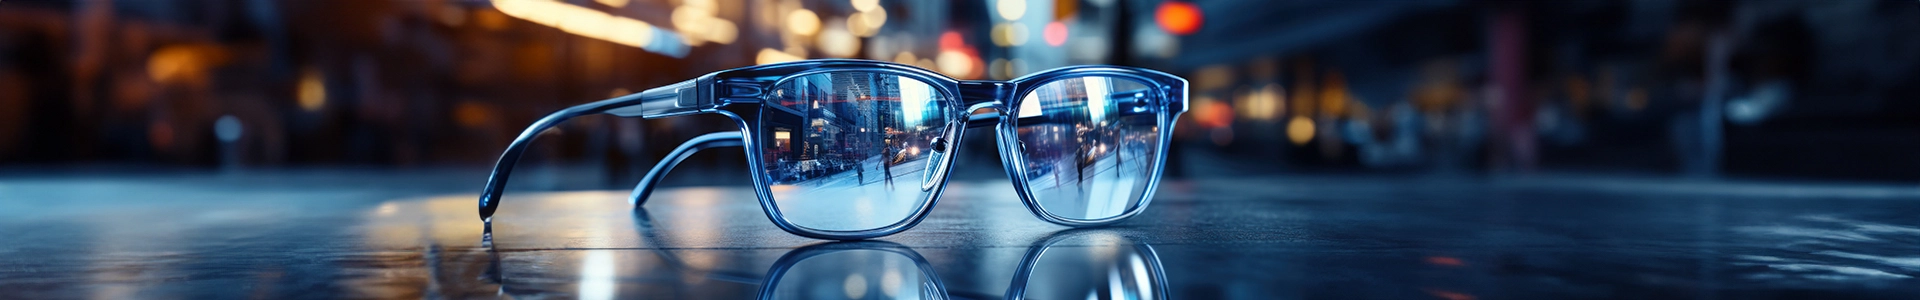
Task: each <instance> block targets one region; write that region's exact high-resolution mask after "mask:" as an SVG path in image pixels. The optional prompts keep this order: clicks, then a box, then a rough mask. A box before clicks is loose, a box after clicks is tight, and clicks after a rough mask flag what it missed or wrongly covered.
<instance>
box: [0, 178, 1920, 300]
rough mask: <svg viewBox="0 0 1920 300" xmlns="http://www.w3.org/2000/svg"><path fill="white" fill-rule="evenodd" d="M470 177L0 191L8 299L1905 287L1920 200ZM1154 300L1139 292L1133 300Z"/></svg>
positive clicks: (1614, 292) (1598, 182) (1597, 182)
mask: <svg viewBox="0 0 1920 300" xmlns="http://www.w3.org/2000/svg"><path fill="white" fill-rule="evenodd" d="M476 176H479V175H473V174H467V173H465V172H448V173H432V172H424V173H421V174H391V173H386V172H305V173H292V174H288V173H265V174H243V175H179V176H176V175H118V176H95V175H85V174H82V175H60V176H33V177H21V176H12V177H0V294H4V295H5V296H0V298H101V299H126V298H421V297H431V298H494V297H502V296H510V297H513V298H575V297H578V298H596V299H602V298H680V299H686V298H699V299H714V298H723V299H724V298H756V297H770V298H798V299H873V298H883V299H886V298H902V299H912V298H933V299H938V298H1002V297H1006V296H1009V295H1020V296H1024V297H1027V298H1036V299H1089V298H1093V299H1106V298H1152V296H1157V295H1166V296H1169V297H1170V298H1174V299H1213V298H1241V299H1272V298H1341V299H1350V298H1389V299H1424V298H1439V299H1514V298H1521V299H1537V298H1692V299H1721V298H1728V299H1748V298H1776V297H1777V298H1896V299H1898V298H1911V297H1912V296H1913V295H1920V279H1915V278H1914V277H1915V276H1920V217H1916V216H1920V186H1915V185H1868V184H1821V183H1799V182H1746V181H1696V180H1677V179H1666V178H1650V179H1648V178H1615V177H1578V176H1549V177H1544V178H1541V177H1536V178H1516V179H1479V178H1474V179H1459V178H1450V179H1429V178H1419V177H1411V178H1403V177H1395V178H1382V177H1350V176H1342V177H1325V176H1321V177H1309V176H1300V177H1272V178H1233V179H1201V180H1182V181H1174V182H1169V183H1168V185H1167V186H1165V187H1163V189H1162V191H1161V192H1160V195H1158V197H1156V199H1155V200H1154V202H1153V203H1152V206H1151V207H1149V208H1148V210H1147V211H1146V212H1145V213H1143V214H1141V215H1139V216H1136V217H1135V218H1134V219H1132V220H1130V221H1127V222H1124V223H1121V224H1119V225H1117V226H1111V227H1106V228H1100V229H1080V230H1068V229H1067V228H1065V227H1060V226H1056V225H1052V224H1050V223H1047V222H1045V221H1041V220H1039V219H1037V218H1035V217H1033V216H1032V215H1031V213H1029V212H1028V211H1027V209H1026V208H1025V207H1023V206H1022V205H1021V204H1020V203H1019V201H1018V200H1017V198H1016V197H1015V196H1014V195H1013V194H1012V193H1013V191H1012V187H1011V185H1009V184H1008V183H1006V182H1005V181H981V182H956V183H954V185H953V186H951V187H950V188H949V189H948V191H947V194H946V196H945V198H943V199H942V200H941V202H940V203H938V205H937V206H936V207H935V208H934V210H933V212H932V214H931V215H930V216H929V217H928V218H927V220H926V221H925V222H923V223H921V224H920V225H919V226H918V227H915V228H913V229H911V230H908V231H906V232H904V233H901V234H898V235H894V236H889V237H885V238H880V239H875V240H871V241H864V242H827V241H821V240H813V239H807V238H802V237H798V236H793V235H790V234H787V233H786V232H784V231H781V230H780V229H779V228H776V227H774V225H773V224H772V223H771V222H769V221H768V220H767V218H766V216H765V215H764V214H763V213H762V211H761V209H760V207H759V206H758V203H757V201H755V200H754V196H753V194H752V193H751V192H750V190H749V189H747V188H745V187H682V188H667V189H662V190H659V191H657V192H656V193H655V194H654V196H653V200H652V202H651V203H649V204H647V205H646V206H645V209H644V210H640V211H635V210H632V209H630V206H629V205H628V204H627V203H626V200H625V199H626V196H627V191H624V190H609V191H568V192H530V191H525V190H527V189H509V191H508V193H507V196H506V197H505V200H504V202H503V204H502V206H501V208H500V213H499V214H498V215H496V217H495V225H494V226H495V228H494V230H495V232H494V234H495V236H494V238H493V244H492V245H491V247H485V246H483V244H482V239H481V236H482V225H481V223H480V221H479V220H478V219H476V217H475V203H474V199H475V194H474V193H475V191H472V190H477V189H478V187H479V184H480V181H478V180H476V178H475V177H476ZM1142 296H1145V297H1142Z"/></svg>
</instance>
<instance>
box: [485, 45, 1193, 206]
mask: <svg viewBox="0 0 1920 300" xmlns="http://www.w3.org/2000/svg"><path fill="white" fill-rule="evenodd" d="M1186 97H1187V88H1186V80H1185V79H1181V78H1180V77H1178V76H1173V75H1170V74H1167V73H1162V72H1158V71H1153V70H1147V69H1140V68H1129V67H1114V66H1074V67H1065V68H1058V69H1053V70H1047V71H1043V72H1040V73H1036V74H1033V75H1028V76H1026V77H1021V78H1018V79H1014V80H1009V81H958V80H954V79H953V78H949V77H945V76H941V75H939V74H937V73H933V72H930V71H927V70H924V69H920V68H916V67H912V66H907V65H901V64H894V63H887V62H879V61H865V60H809V61H799V62H791V63H780V64H769V65H760V66H752V67H746V68H739V69H732V70H725V71H720V72H715V73H712V74H708V75H706V76H701V77H700V78H696V79H693V80H688V81H684V82H681V83H677V84H673V85H668V86H664V87H659V88H655V89H651V90H647V91H644V92H640V93H637V94H632V95H627V96H623V97H619V98H614V99H608V100H603V101H598V102H593V103H588V104H583V105H579V106H574V107H570V108H567V109H563V110H561V111H559V112H555V113H553V114H551V115H548V116H547V117H545V118H541V119H540V120H539V121H536V122H534V124H533V125H532V126H530V127H529V128H527V130H526V131H524V132H521V134H520V137H519V138H517V139H514V141H513V143H512V144H511V145H509V146H507V150H506V153H504V154H502V155H501V156H500V162H499V164H497V165H495V166H494V170H493V174H492V176H491V177H490V178H488V181H487V186H486V189H485V190H484V191H482V192H481V195H480V217H481V219H483V220H487V221H488V222H492V216H493V213H494V211H495V210H496V209H497V208H498V207H499V205H500V194H501V192H502V191H503V190H502V187H503V186H505V185H506V181H507V177H508V174H509V173H511V171H512V170H513V164H514V163H515V162H516V161H518V160H519V158H520V155H521V153H522V152H524V151H525V150H526V147H527V145H528V144H530V142H532V140H533V138H534V137H535V136H538V135H539V133H540V132H542V131H545V130H547V129H548V128H551V127H554V126H555V125H557V124H559V123H560V122H561V121H564V120H567V119H570V118H573V117H578V116H584V115H591V114H600V113H605V114H611V115H616V116H622V117H643V118H649V119H652V118H664V117H672V116H682V115H690V114H700V113H714V114H721V115H725V116H728V117H731V118H732V119H733V120H734V123H735V124H736V125H738V126H739V128H740V130H739V131H729V132H719V133H711V134H707V135H703V136H700V137H697V138H694V139H693V140H691V141H688V142H687V143H686V144H682V145H681V146H680V147H678V148H676V149H674V150H673V152H672V153H671V154H668V157H667V160H665V161H662V162H661V163H660V164H658V165H656V166H654V168H653V170H652V171H650V172H648V173H647V176H646V177H645V178H643V179H641V181H640V184H639V186H637V187H635V188H634V192H633V196H632V199H631V201H632V202H633V203H634V205H636V206H638V205H641V204H643V203H644V202H645V200H646V196H647V195H648V193H649V192H650V191H651V190H652V185H653V184H654V183H655V182H658V181H659V178H660V176H661V175H663V174H664V173H666V171H667V170H669V169H672V168H673V166H674V165H675V164H677V163H679V161H680V160H682V159H684V158H686V157H687V156H689V155H692V154H693V152H695V151H698V150H700V149H705V148H712V147H723V146H744V147H746V148H748V149H749V150H748V152H747V153H748V155H747V162H748V166H750V167H751V168H752V169H753V170H755V171H754V173H755V176H754V181H753V183H754V189H755V190H756V192H757V193H758V194H759V198H760V204H761V207H762V208H763V209H764V210H765V211H766V214H767V217H768V218H769V219H772V220H773V222H774V224H776V225H778V226H779V227H780V228H781V229H783V230H786V231H787V232H791V233H793V234H797V235H801V236H806V237H812V238H820V239H840V240H851V239H865V238H872V237H879V236H885V235H889V234H894V233H898V232H900V231H902V230H906V229H907V228H909V227H913V225H914V224H917V223H919V222H920V220H921V219H923V218H924V217H925V216H926V214H927V210H928V209H929V208H932V207H933V205H934V202H935V201H937V200H938V199H939V196H940V192H941V190H942V189H943V188H944V187H945V186H946V182H947V178H946V174H947V171H948V170H949V169H951V167H952V163H953V156H952V155H948V154H950V153H953V151H954V150H955V149H958V148H957V147H956V145H957V144H959V142H960V138H961V136H962V135H961V134H960V133H961V132H962V131H964V130H965V129H966V128H970V127H983V126H988V125H996V126H995V129H996V133H997V134H998V136H999V145H1000V147H999V148H1000V157H1001V162H1002V165H1003V166H1005V167H1006V170H1007V174H1008V176H1010V177H1013V180H1014V187H1015V189H1016V190H1018V191H1019V192H1020V198H1021V200H1023V201H1024V202H1025V203H1026V205H1027V208H1028V209H1029V210H1031V211H1032V212H1033V213H1034V215H1036V216H1038V217H1040V218H1041V219H1044V220H1047V221H1049V222H1053V223H1056V224H1061V225H1067V226H1075V227H1084V226H1097V225H1105V224H1110V223H1114V222H1118V221H1120V220H1123V219H1126V218H1127V217H1130V216H1133V215H1135V214H1138V213H1140V211H1141V209H1143V208H1145V207H1146V206H1147V202H1149V201H1150V200H1151V199H1152V198H1153V197H1152V196H1153V192H1154V189H1155V188H1156V186H1158V183H1159V179H1160V174H1161V170H1162V169H1163V168H1164V166H1163V162H1164V161H1165V160H1166V149H1167V143H1168V141H1169V138H1170V136H1171V133H1172V131H1173V124H1174V118H1176V117H1178V116H1179V115H1180V113H1182V112H1185V111H1186V109H1187V105H1186ZM980 110H992V112H988V113H981V114H975V113H974V112H976V111H980Z"/></svg>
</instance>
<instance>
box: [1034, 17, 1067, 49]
mask: <svg viewBox="0 0 1920 300" xmlns="http://www.w3.org/2000/svg"><path fill="white" fill-rule="evenodd" d="M1040 35H1041V36H1042V37H1045V38H1046V39H1047V45H1053V46H1059V45H1061V44H1066V43H1067V23H1061V22H1060V21H1053V22H1049V23H1047V29H1046V32H1042V33H1041V34H1040Z"/></svg>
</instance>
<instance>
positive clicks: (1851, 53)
mask: <svg viewBox="0 0 1920 300" xmlns="http://www.w3.org/2000/svg"><path fill="white" fill-rule="evenodd" d="M805 58H862V59H873V60H883V61H893V62H899V63H906V64H913V65H918V66H922V67H925V68H927V69H931V70H935V71H938V72H941V73H945V74H948V75H951V76H953V77H956V78H961V79H1009V78H1013V77H1018V76H1021V75H1024V74H1028V73H1032V72H1035V71H1039V70H1044V69H1048V68H1054V67H1060V66H1067V65H1078V64H1115V65H1131V66H1141V67H1148V68H1154V69H1159V70H1163V71H1166V72H1169V73H1173V74H1177V75H1181V76H1184V77H1186V78H1187V79H1188V80H1190V81H1191V82H1192V95H1191V96H1192V97H1191V99H1190V101H1191V111H1190V112H1189V113H1187V114H1186V115H1184V116H1183V117H1182V118H1181V119H1180V122H1179V124H1178V127H1177V129H1178V132H1177V133H1176V135H1175V136H1174V140H1175V144H1176V146H1175V147H1174V148H1173V149H1171V150H1170V157H1169V165H1168V175H1169V176H1170V177H1174V178H1191V177H1208V176H1238V175H1247V174H1278V173H1303V174H1311V173H1389V174H1444V175H1448V176H1461V175H1465V176H1474V175H1481V174H1536V173H1545V172H1566V173H1609V174H1614V173H1624V174H1647V175H1653V176H1684V177H1703V178H1721V177H1762V178H1798V179H1815V180H1868V181H1914V180H1920V155H1916V154H1915V153H1920V97H1916V95H1920V2H1916V1H1787V0H1767V1H1670V0H1628V1H1525V2H1509V1H1469V0H1461V1H1445V0H1435V1H1412V0H1408V1H1339V0H1326V1H1317V0H1288V1H1222V0H1175V1H1159V0H1144V1H1128V0H986V1H927V0H904V1H896V0H851V1H849V0H495V1H484V0H393V1H380V0H337V1H322V0H292V1H273V0H92V1H79V0H77V1H32V0H5V1H0V167H4V168H6V169H13V170H42V169H69V168H75V166H80V167H79V168H81V169H91V168H106V169H123V168H131V169H202V170H275V169H292V168H309V167H325V168H332V167H351V168H378V169H386V168H394V169H441V168H471V169H473V170H475V172H481V168H484V166H489V165H491V164H492V163H493V162H494V159H496V158H497V157H498V155H499V154H500V151H501V150H502V149H503V148H504V147H505V145H506V144H507V143H508V142H509V141H511V140H512V139H513V138H514V137H515V136H516V135H517V134H518V132H519V131H520V130H522V129H523V128H524V127H525V126H526V125H528V124H530V123H531V122H532V121H533V120H534V119H536V118H539V117H540V116H543V115H545V114H547V113H549V112H553V111H555V110H559V109H561V108H564V107H567V106H570V105H575V104H581V103H586V102H590V101H595V100H600V99H604V98H608V97H611V96H615V95H624V94H628V93H631V92H635V91H640V90H644V89H648V88H652V87H656V86H659V85H664V84H670V83H674V82H678V81H682V80H686V79H689V78H693V77H696V76H699V75H702V74H706V73H709V72H712V71H716V70H721V69H727V68H735V67H742V66H749V65H754V64H763V63H771V62H779V61H790V60H796V59H805ZM731 129H732V128H731V125H730V123H729V122H727V121H726V120H724V119H723V117H719V116H696V117H681V118H669V119H661V120H640V119H621V118H616V117H611V116H604V117H588V118H581V119H579V120H577V121H574V122H572V123H569V124H567V125H565V126H563V127H562V128H561V129H560V130H556V131H554V132H551V133H550V134H549V135H548V136H545V137H542V139H541V140H540V141H539V142H538V143H537V144H536V145H535V146H534V147H533V149H532V151H531V152H529V156H528V158H527V159H526V160H525V161H523V162H522V164H521V165H522V166H523V170H528V171H525V172H527V174H543V175H539V176H538V177H522V178H545V179H529V180H528V181H532V182H534V183H530V184H533V185H543V186H548V187H564V186H592V187H601V186H620V185H630V184H631V183H632V182H633V181H635V180H637V179H638V178H639V177H640V176H641V175H642V174H644V173H645V172H646V170H647V168H649V167H650V166H651V165H652V164H653V163H654V162H655V161H657V160H658V159H659V158H661V157H662V156H664V155H666V153H667V152H668V151H670V150H671V149H672V148H673V147H674V146H676V145H678V144H679V143H680V142H682V141H684V140H686V139H687V138H690V137H693V136H696V135H699V134H703V133H707V132H712V131H719V130H731ZM969 134H970V136H969V138H967V141H968V142H967V145H965V147H966V149H967V150H964V151H963V152H962V153H960V154H959V155H961V156H962V157H961V158H960V159H961V163H959V164H958V165H959V167H958V168H959V169H958V170H956V171H957V172H959V174H961V178H963V179H994V178H1001V176H1003V175H1000V174H1003V172H1002V171H1001V169H1000V167H999V166H998V165H997V164H998V159H997V157H998V156H997V154H995V152H994V151H995V150H994V149H995V148H994V146H993V145H992V139H991V138H987V136H986V135H987V134H988V133H987V132H985V131H976V132H971V133H969ZM742 157H743V153H741V152H740V150H738V149H728V150H720V151H715V154H702V155H700V156H696V157H695V158H693V159H691V160H689V161H688V163H687V164H685V165H683V167H682V168H681V169H680V171H676V174H683V175H691V174H698V173H705V174H709V175H711V176H669V179H668V180H666V181H665V182H666V183H668V184H718V183H734V184H744V183H746V182H747V181H746V180H745V178H746V175H745V174H746V171H747V168H746V166H745V161H744V160H743V159H741V158H742ZM682 172H685V173H682ZM476 174H484V173H476ZM476 176H477V175H476ZM473 184H474V185H475V187H476V188H477V187H478V186H479V184H480V182H474V183H473Z"/></svg>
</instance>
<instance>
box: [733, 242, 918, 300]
mask: <svg viewBox="0 0 1920 300" xmlns="http://www.w3.org/2000/svg"><path fill="white" fill-rule="evenodd" d="M767 278H768V279H767V282H766V284H765V285H763V286H761V288H760V298H761V299H946V298H947V292H946V287H945V285H943V284H941V283H940V280H939V277H938V276H935V275H934V274H933V271H932V268H930V267H928V266H927V262H926V259H924V258H921V257H920V254H919V253H916V252H914V251H913V250H912V249H908V248H906V247H904V246H900V245H898V244H893V243H886V242H852V243H831V244H820V245H814V246H808V247H805V248H800V249H798V250H794V251H793V252H789V253H787V255H785V256H781V257H780V260H779V261H778V262H776V263H774V267H773V270H771V271H768V272H767Z"/></svg>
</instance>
